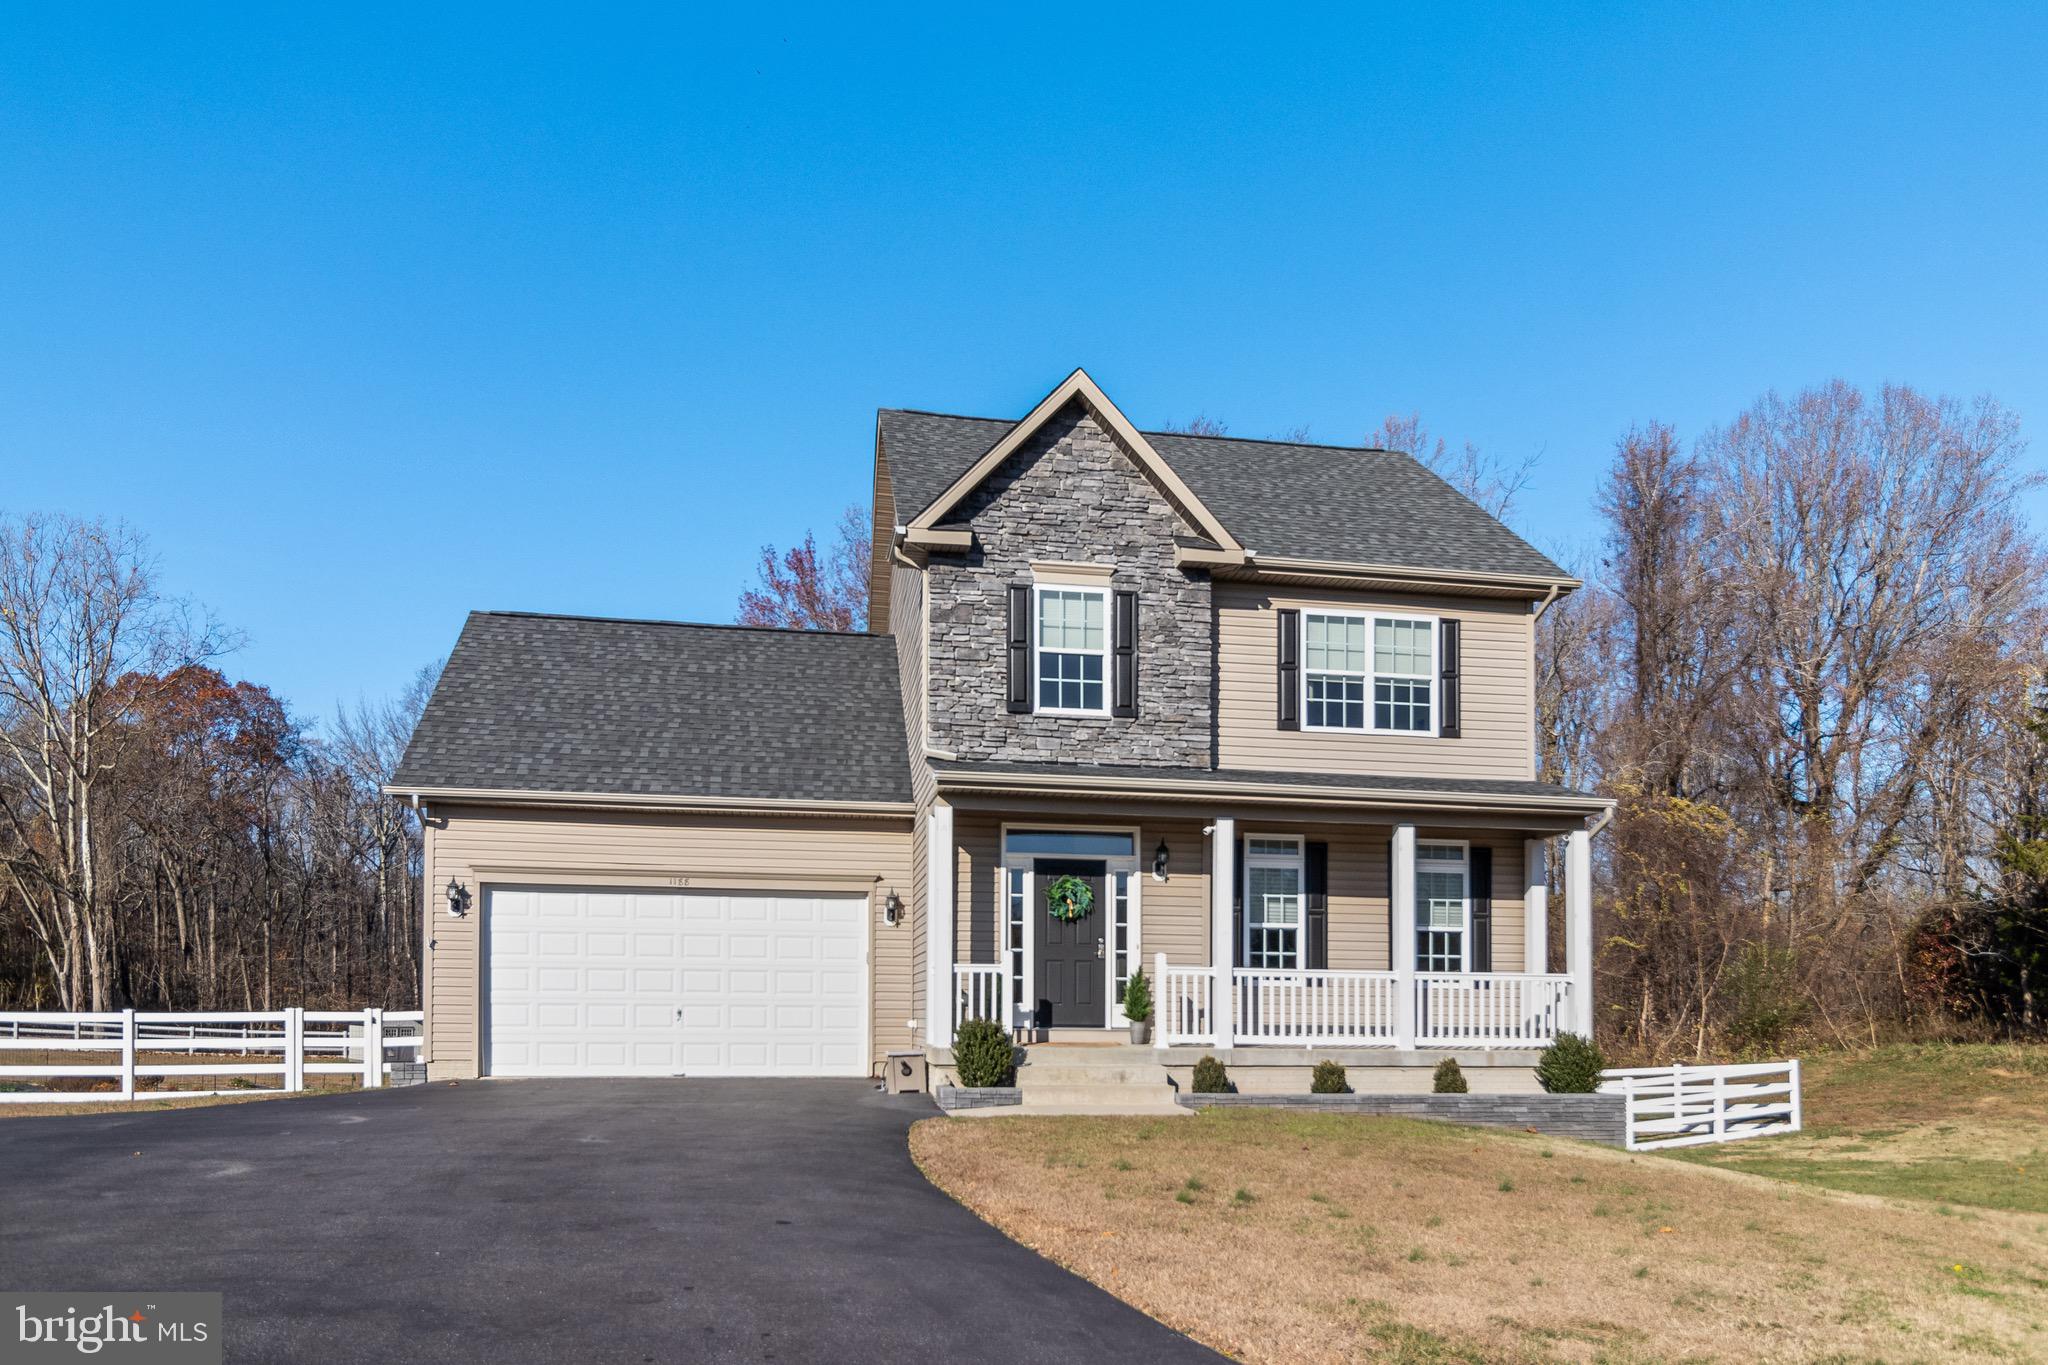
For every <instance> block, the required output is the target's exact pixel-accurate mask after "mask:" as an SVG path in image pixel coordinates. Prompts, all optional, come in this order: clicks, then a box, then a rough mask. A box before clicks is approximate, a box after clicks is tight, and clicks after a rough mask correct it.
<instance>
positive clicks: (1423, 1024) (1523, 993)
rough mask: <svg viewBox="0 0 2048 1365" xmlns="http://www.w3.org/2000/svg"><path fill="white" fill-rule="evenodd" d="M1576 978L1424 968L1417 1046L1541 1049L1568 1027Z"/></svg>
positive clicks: (1419, 980) (1418, 981) (1418, 991)
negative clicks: (1442, 970) (1573, 984)
mask: <svg viewBox="0 0 2048 1365" xmlns="http://www.w3.org/2000/svg"><path fill="white" fill-rule="evenodd" d="M1571 991H1572V979H1571V978H1570V977H1568V976H1548V975H1546V976H1533V975H1530V974H1528V973H1526V972H1419V973H1417V974H1416V977H1415V1045H1416V1046H1417V1047H1483V1048H1542V1047H1549V1046H1550V1045H1551V1044H1552V1043H1554V1042H1556V1041H1557V1035H1558V1033H1559V1032H1560V1031H1561V1030H1562V1029H1564V1028H1565V1027H1567V1022H1566V1021H1567V1020H1568V1019H1569V1018H1570V1015H1569V1013H1568V1011H1569V1009H1570V1006H1571Z"/></svg>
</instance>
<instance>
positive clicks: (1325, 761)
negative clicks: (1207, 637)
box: [1216, 583, 1535, 780]
mask: <svg viewBox="0 0 2048 1365" xmlns="http://www.w3.org/2000/svg"><path fill="white" fill-rule="evenodd" d="M1283 607H1291V608H1295V609H1298V610H1303V611H1317V610H1336V611H1370V610H1375V609H1378V610H1385V611H1393V612H1406V613H1411V614H1423V615H1431V616H1454V617H1456V618H1457V619H1458V620H1459V622H1461V625H1460V628H1459V629H1460V637H1461V642H1462V645H1463V658H1462V663H1461V669H1460V672H1461V677H1462V681H1463V688H1462V692H1463V704H1462V709H1461V720H1462V729H1463V732H1464V733H1463V737H1462V738H1460V739H1436V738H1423V737H1413V738H1411V737H1408V736H1403V735H1385V734H1378V735H1375V734H1343V733H1332V732H1330V731H1327V730H1282V729H1281V728H1280V726H1279V723H1278V718H1277V717H1278V712H1277V698H1276V696H1275V688H1276V686H1277V681H1276V668H1277V658H1276V650H1277V638H1278V625H1277V618H1276V617H1275V615H1274V613H1275V612H1276V611H1278V610H1279V609H1281V608H1283ZM1530 620H1531V617H1530V613H1529V608H1528V604H1527V603H1525V602H1519V601H1507V602H1503V601H1499V600H1495V599H1490V598H1471V597H1431V596H1422V595H1404V594H1397V593H1344V592H1340V591H1336V590H1334V589H1333V590H1321V589H1309V588H1301V589H1293V588H1265V587H1261V586H1259V585H1256V584H1250V583H1218V584H1217V585H1216V641H1217V644H1216V647H1217V667H1216V676H1217V684H1216V750H1217V763H1218V766H1219V767H1224V768H1249V769H1254V770H1266V771H1278V772H1313V773H1375V774H1380V773H1384V774H1393V775H1413V774H1417V773H1429V774H1433V775H1440V776H1444V777H1480V778H1488V777H1490V778H1512V779H1518V780H1526V779H1528V778H1531V777H1533V776H1534V775H1535V744H1534V733H1535V718H1534V715H1533V714H1532V712H1531V710H1530V690H1529V689H1530V675H1531V671H1532V667H1533V664H1532V655H1531V644H1532V638H1533V637H1532V635H1531V625H1530Z"/></svg>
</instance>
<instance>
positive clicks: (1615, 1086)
mask: <svg viewBox="0 0 2048 1365" xmlns="http://www.w3.org/2000/svg"><path fill="white" fill-rule="evenodd" d="M1600 1078H1601V1080H1600V1091H1601V1093H1602V1094H1608V1095H1612V1094H1617V1093H1618V1094H1621V1095H1623V1096H1625V1097H1626V1099H1627V1102H1628V1129H1627V1137H1628V1149H1629V1150H1630V1151H1631V1152H1646V1151H1655V1150H1656V1149H1657V1148H1660V1147H1700V1146H1704V1145H1706V1144H1708V1143H1713V1142H1734V1141H1737V1140H1738V1139H1741V1138H1750V1137H1765V1136H1768V1135H1769V1134H1772V1133H1796V1132H1798V1131H1799V1125H1800V1112H1799V1060H1798V1058H1796V1057H1795V1058H1793V1059H1792V1060H1791V1061H1789V1062H1755V1063H1749V1064H1745V1065H1740V1066H1661V1067H1647V1068H1634V1069H1626V1070H1616V1071H1603V1072H1601V1073H1600Z"/></svg>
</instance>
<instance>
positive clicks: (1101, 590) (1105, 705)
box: [1031, 583, 1116, 716]
mask: <svg viewBox="0 0 2048 1365" xmlns="http://www.w3.org/2000/svg"><path fill="white" fill-rule="evenodd" d="M1048 592H1060V593H1082V594H1085V595H1087V596H1089V597H1097V598H1100V599H1101V600H1102V648H1101V649H1055V650H1050V651H1048V650H1047V649H1046V648H1045V646H1044V645H1042V644H1040V643H1039V638H1040V624H1039V623H1040V622H1041V621H1042V620H1043V619H1044V617H1043V615H1042V612H1043V608H1042V607H1040V605H1039V604H1040V602H1042V601H1043V600H1044V598H1045V595H1046V594H1047V593H1048ZM1115 634H1116V622H1114V621H1113V620H1111V619H1110V603H1109V588H1108V586H1107V585H1105V584H1096V583H1033V584H1032V585H1031V712H1032V714H1033V715H1039V716H1106V715H1108V714H1109V705H1110V695H1109V694H1110V690H1111V688H1112V687H1113V686H1114V685H1115V679H1113V678H1111V677H1110V655H1111V654H1112V653H1114V652H1115V644H1116V641H1115V639H1114V638H1113V637H1114V636H1115ZM1047 653H1053V654H1093V655H1096V656H1097V657H1099V658H1100V659H1101V660H1102V705H1101V706H1045V705H1042V704H1041V703H1040V702H1039V700H1038V696H1039V686H1040V683H1041V681H1042V674H1041V673H1040V671H1039V670H1040V668H1041V666H1042V665H1041V663H1040V661H1041V660H1042V659H1043V658H1044V657H1045V655H1046V654H1047Z"/></svg>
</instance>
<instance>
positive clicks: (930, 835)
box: [924, 801, 956, 1047]
mask: <svg viewBox="0 0 2048 1365" xmlns="http://www.w3.org/2000/svg"><path fill="white" fill-rule="evenodd" d="M924 860H925V864H924V971H925V991H924V995H925V1001H924V1014H925V1018H924V1037H925V1041H926V1042H927V1043H929V1044H931V1045H932V1046H933V1047H951V1046H953V878H954V867H955V863H956V858H955V854H954V852H953V808H952V807H951V806H949V805H947V804H946V803H945V802H943V801H939V802H935V803H933V805H932V810H931V815H930V817H929V819H928V821H927V824H926V829H925V845H924Z"/></svg>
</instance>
